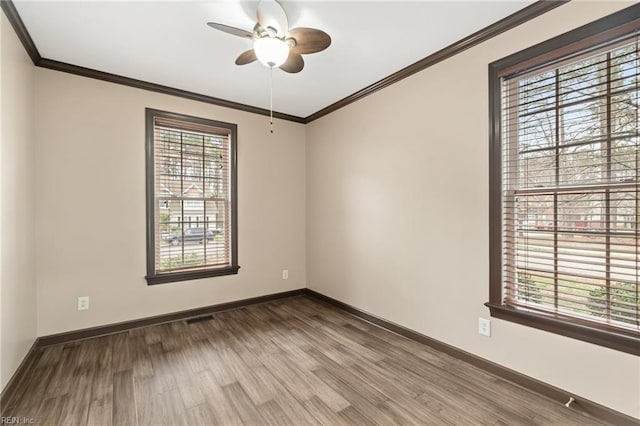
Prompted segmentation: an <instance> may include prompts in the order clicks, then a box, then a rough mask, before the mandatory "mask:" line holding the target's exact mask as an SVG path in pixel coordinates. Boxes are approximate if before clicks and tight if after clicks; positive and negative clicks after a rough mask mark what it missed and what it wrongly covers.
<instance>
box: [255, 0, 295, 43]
mask: <svg viewBox="0 0 640 426" xmlns="http://www.w3.org/2000/svg"><path fill="white" fill-rule="evenodd" d="M258 24H260V26H261V27H262V28H264V29H265V30H268V29H269V27H271V28H273V29H274V30H275V31H276V33H277V35H278V36H279V37H284V36H285V35H286V34H287V32H288V31H289V22H288V20H287V14H286V13H285V11H284V9H283V8H282V6H280V4H279V3H278V2H277V1H275V0H260V2H259V3H258Z"/></svg>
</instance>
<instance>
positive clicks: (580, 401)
mask: <svg viewBox="0 0 640 426" xmlns="http://www.w3.org/2000/svg"><path fill="white" fill-rule="evenodd" d="M297 296H307V297H310V298H313V299H315V300H319V301H321V302H324V303H326V304H328V305H330V306H333V307H335V308H338V309H340V310H343V311H345V312H348V313H350V314H352V315H354V316H356V317H358V318H361V319H363V320H366V321H369V322H371V323H373V324H375V325H377V326H380V327H382V328H384V329H387V330H389V331H392V332H394V333H396V334H399V335H401V336H404V337H407V338H409V339H411V340H414V341H416V342H419V343H422V344H425V345H427V346H430V347H432V348H434V349H436V350H438V351H441V352H444V353H446V354H448V355H451V356H453V357H455V358H457V359H460V360H462V361H465V362H467V363H469V364H471V365H473V366H476V367H478V368H480V369H482V370H484V371H487V372H489V373H492V374H494V375H495V376H497V377H500V378H502V379H505V380H508V381H510V382H512V383H515V384H517V385H519V386H522V387H524V388H526V389H529V390H531V391H534V392H536V393H539V394H541V395H543V396H545V397H547V398H550V399H552V400H554V401H557V402H559V403H562V404H564V403H565V402H567V401H568V400H569V397H573V398H575V402H574V403H573V404H572V405H571V408H570V409H572V410H576V411H580V412H585V413H588V414H590V415H591V416H593V417H595V418H598V419H601V420H604V421H607V422H610V423H612V424H615V425H621V426H622V425H636V426H637V425H640V421H638V420H637V419H635V418H633V417H631V416H628V415H626V414H623V413H620V412H618V411H615V410H612V409H611V408H608V407H605V406H603V405H600V404H598V403H596V402H593V401H590V400H588V399H586V398H582V397H580V396H576V395H573V394H571V393H570V392H567V391H565V390H562V389H559V388H557V387H555V386H552V385H549V384H547V383H544V382H541V381H539V380H536V379H534V378H532V377H529V376H526V375H524V374H521V373H518V372H517V371H514V370H511V369H509V368H506V367H503V366H501V365H499V364H496V363H493V362H491V361H487V360H485V359H483V358H480V357H478V356H476V355H473V354H471V353H469V352H465V351H463V350H461V349H458V348H456V347H454V346H451V345H448V344H446V343H443V342H440V341H438V340H435V339H432V338H430V337H428V336H425V335H423V334H420V333H418V332H416V331H413V330H410V329H408V328H406V327H403V326H401V325H398V324H395V323H393V322H390V321H387V320H385V319H383V318H380V317H378V316H376V315H373V314H370V313H368V312H365V311H363V310H361V309H359V308H356V307H354V306H351V305H349V304H347V303H344V302H340V301H339V300H336V299H333V298H331V297H329V296H325V295H323V294H321V293H318V292H316V291H313V290H311V289H306V288H305V289H297V290H291V291H285V292H282V293H274V294H268V295H265V296H258V297H252V298H249V299H243V300H237V301H234V302H228V303H221V304H218V305H211V306H205V307H202V308H195V309H188V310H185V311H180V312H173V313H169V314H164V315H157V316H153V317H146V318H140V319H137V320H132V321H124V322H120V323H116V324H109V325H103V326H98V327H92V328H86V329H82V330H76V331H70V332H66V333H59V334H53V335H49V336H43V337H38V338H37V339H36V341H35V342H34V343H33V346H32V347H31V349H30V350H29V352H28V353H27V355H26V356H25V358H24V360H23V361H22V363H21V364H20V366H19V367H18V369H17V370H16V372H15V373H14V374H13V376H12V377H11V379H10V380H9V382H8V383H7V385H6V386H5V388H4V390H3V391H2V394H1V395H0V415H2V413H3V410H4V408H5V407H7V406H8V404H9V403H10V402H11V398H12V397H13V396H14V393H15V390H16V389H17V388H18V385H19V384H20V383H21V381H22V380H23V379H24V377H25V375H26V372H27V371H29V370H30V369H31V368H32V366H33V365H34V363H35V362H36V360H37V357H38V354H39V351H38V349H39V348H42V347H45V346H51V345H56V344H60V343H67V342H72V341H77V340H83V339H89V338H92V337H99V336H104V335H109V334H114V333H120V332H123V331H127V330H131V329H135V328H140V327H146V326H150V325H157V324H163V323H168V322H173V321H180V320H184V319H189V318H194V317H199V316H203V315H209V314H214V313H217V312H222V311H228V310H232V309H239V308H243V307H247V306H251V305H257V304H260V303H268V302H273V301H276V300H281V299H286V298H290V297H297Z"/></svg>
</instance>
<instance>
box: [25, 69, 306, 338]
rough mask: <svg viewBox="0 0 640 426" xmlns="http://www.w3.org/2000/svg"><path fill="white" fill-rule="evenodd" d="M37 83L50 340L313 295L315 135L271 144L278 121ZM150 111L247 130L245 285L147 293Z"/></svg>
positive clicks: (60, 81) (47, 75) (52, 81)
mask: <svg viewBox="0 0 640 426" xmlns="http://www.w3.org/2000/svg"><path fill="white" fill-rule="evenodd" d="M212 78H213V77H212ZM36 85H37V86H36V87H37V97H36V101H37V108H36V118H37V125H36V152H37V154H36V163H35V166H36V167H35V170H36V182H37V190H36V195H37V210H38V214H37V219H36V222H37V224H36V233H37V241H38V244H37V251H38V255H39V260H38V267H37V278H38V314H39V315H38V334H39V335H48V334H52V333H58V332H63V331H68V330H76V329H80V328H85V327H90V326H95V325H100V324H109V323H114V322H118V321H124V320H131V319H135V318H140V317H146V316H150V315H157V314H162V313H167V312H174V311H178V310H183V309H189V308H194V307H201V306H206V305H211V304H217V303H223V302H227V301H232V300H237V299H244V298H249V297H254V296H260V295H264V294H270V293H275V292H281V291H286V290H291V289H297V288H302V287H305V274H306V272H305V144H304V137H305V134H304V126H303V125H301V124H296V123H291V122H284V121H280V120H276V122H275V134H274V135H273V136H271V135H270V134H269V126H268V117H264V116H259V115H255V114H249V113H245V112H240V111H236V110H230V109H225V108H221V107H216V106H212V105H208V104H204V103H199V102H194V101H190V100H186V99H181V98H176V97H171V96H166V95H162V94H157V93H152V92H147V91H143V90H138V89H133V88H130V87H125V86H119V85H115V84H111V83H106V82H101V81H97V80H92V79H87V78H83V77H78V76H74V75H70V74H65V73H60V72H56V71H51V70H46V69H37V70H36ZM145 107H150V108H156V109H160V110H165V111H171V112H178V113H184V114H189V115H195V116H200V117H206V118H212V119H215V120H220V121H227V122H232V123H236V124H237V125H238V226H239V246H238V247H239V256H238V258H239V263H240V266H241V269H240V271H239V274H238V275H232V276H226V277H218V278H209V279H203V280H196V281H184V282H179V283H171V284H161V285H155V286H148V285H147V283H146V281H145V279H144V276H145V273H146V270H145V265H146V260H145V259H146V248H145V157H144V154H145ZM282 269H288V270H289V279H288V280H286V281H285V280H282V272H281V271H282ZM78 296H89V297H90V309H89V310H88V311H77V310H76V299H77V297H78Z"/></svg>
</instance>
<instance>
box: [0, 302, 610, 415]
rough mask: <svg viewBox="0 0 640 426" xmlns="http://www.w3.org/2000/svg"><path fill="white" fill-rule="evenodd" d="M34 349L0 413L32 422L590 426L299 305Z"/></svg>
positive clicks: (480, 375)
mask: <svg viewBox="0 0 640 426" xmlns="http://www.w3.org/2000/svg"><path fill="white" fill-rule="evenodd" d="M36 351H37V352H36V354H35V356H36V358H35V360H34V363H33V367H32V368H31V369H30V371H28V372H27V374H26V375H25V376H24V379H23V380H22V381H21V383H20V384H19V386H18V389H17V390H16V392H15V394H14V397H13V398H12V400H11V401H9V402H10V404H9V405H8V406H7V407H3V408H4V409H5V413H6V414H8V415H12V414H14V415H15V414H19V415H21V416H25V417H31V418H34V420H35V421H36V422H37V423H38V424H42V425H54V426H55V425H65V426H66V425H78V426H83V425H96V426H110V425H126V426H137V425H140V426H147V425H148V426H162V425H166V426H173V425H184V424H188V425H206V426H209V425H225V426H226V425H278V426H280V425H294V426H299V425H315V424H321V425H368V424H372V425H385V426H386V425H391V424H402V425H413V424H416V425H425V424H438V425H456V426H458V425H459V426H471V425H545V426H546V425H562V426H567V425H580V426H597V425H602V424H603V423H602V422H600V421H598V420H596V419H593V418H590V417H588V416H586V415H583V414H581V413H579V412H577V411H575V410H567V409H566V408H564V407H563V406H562V405H561V404H558V403H555V402H553V401H550V400H548V399H546V398H545V397H543V396H541V395H538V394H534V393H532V392H529V391H528V390H526V389H524V388H521V387H519V386H517V385H514V384H513V383H510V382H508V381H505V380H503V379H501V378H498V377H496V376H494V375H492V374H490V373H487V372H486V371H482V370H479V369H478V368H476V367H474V366H472V365H470V364H467V363H465V362H463V361H460V360H458V359H455V358H452V357H451V356H449V355H447V354H444V353H441V352H439V351H436V350H434V349H433V348H431V347H428V346H425V345H422V344H420V343H417V342H415V341H412V340H409V339H407V338H404V337H402V336H399V335H396V334H394V333H390V332H388V331H386V330H384V329H381V328H379V327H377V326H375V325H373V324H370V323H367V322H365V321H361V320H360V319H358V318H355V317H353V316H351V315H348V314H346V313H345V312H343V311H341V310H339V309H336V308H334V307H332V306H328V305H325V304H324V303H321V302H318V301H315V300H311V299H307V298H305V297H297V298H291V299H287V300H279V301H275V302H271V303H267V304H262V305H257V306H251V307H246V308H242V309H237V310H233V311H225V312H220V313H217V314H216V315H215V316H214V318H213V320H208V321H201V322H195V323H187V322H185V321H176V322H173V323H167V324H161V325H156V326H150V327H145V328H140V329H135V330H130V331H127V332H122V333H117V334H114V335H110V336H103V337H98V338H94V339H87V340H83V341H78V342H70V343H66V344H60V345H56V346H50V347H47V348H40V349H37V350H36Z"/></svg>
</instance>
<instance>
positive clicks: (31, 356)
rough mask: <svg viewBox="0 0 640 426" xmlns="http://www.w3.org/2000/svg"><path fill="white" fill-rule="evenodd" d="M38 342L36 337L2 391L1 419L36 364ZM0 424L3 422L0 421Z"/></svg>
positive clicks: (0, 396) (0, 401)
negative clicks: (19, 386)
mask: <svg viewBox="0 0 640 426" xmlns="http://www.w3.org/2000/svg"><path fill="white" fill-rule="evenodd" d="M38 341H39V339H38V338H37V337H36V340H35V341H34V342H33V345H31V348H29V351H28V352H27V354H26V355H25V357H24V359H23V360H22V362H21V363H20V365H19V366H18V368H17V369H16V371H15V372H14V373H13V376H11V378H10V379H9V381H8V382H7V385H6V386H5V387H4V389H3V390H2V394H0V417H4V415H5V409H6V407H8V406H9V403H10V402H11V399H12V398H13V396H14V395H15V392H16V389H17V388H18V385H20V383H22V381H23V380H24V378H25V375H26V373H27V371H29V370H30V369H31V368H32V367H33V365H34V364H35V362H36V359H37V357H38V351H37V350H36V349H37V348H38ZM0 423H2V422H1V421H0Z"/></svg>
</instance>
